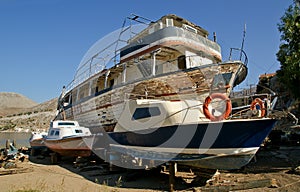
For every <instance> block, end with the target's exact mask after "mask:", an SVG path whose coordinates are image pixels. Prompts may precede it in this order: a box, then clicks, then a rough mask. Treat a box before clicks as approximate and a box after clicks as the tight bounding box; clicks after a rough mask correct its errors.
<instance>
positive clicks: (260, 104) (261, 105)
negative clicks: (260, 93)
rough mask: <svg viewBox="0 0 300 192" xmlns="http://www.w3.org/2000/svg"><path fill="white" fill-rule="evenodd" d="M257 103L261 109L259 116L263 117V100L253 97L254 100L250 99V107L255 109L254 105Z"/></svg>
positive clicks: (264, 111) (264, 109) (264, 112)
mask: <svg viewBox="0 0 300 192" xmlns="http://www.w3.org/2000/svg"><path fill="white" fill-rule="evenodd" d="M257 105H259V108H260V109H259V110H260V111H261V114H260V116H259V117H264V116H265V114H266V108H265V104H264V102H263V101H262V100H261V99H260V98H255V99H254V101H252V103H251V106H250V109H251V110H254V109H256V106H257Z"/></svg>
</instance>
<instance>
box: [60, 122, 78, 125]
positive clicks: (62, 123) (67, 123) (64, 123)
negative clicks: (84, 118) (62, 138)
mask: <svg viewBox="0 0 300 192" xmlns="http://www.w3.org/2000/svg"><path fill="white" fill-rule="evenodd" d="M58 125H70V126H75V123H72V122H60V123H58Z"/></svg>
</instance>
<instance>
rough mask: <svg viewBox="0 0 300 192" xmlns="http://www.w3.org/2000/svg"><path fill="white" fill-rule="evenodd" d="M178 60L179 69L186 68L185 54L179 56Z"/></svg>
mask: <svg viewBox="0 0 300 192" xmlns="http://www.w3.org/2000/svg"><path fill="white" fill-rule="evenodd" d="M177 61H178V69H186V61H185V56H184V55H181V56H179V57H178V58H177Z"/></svg>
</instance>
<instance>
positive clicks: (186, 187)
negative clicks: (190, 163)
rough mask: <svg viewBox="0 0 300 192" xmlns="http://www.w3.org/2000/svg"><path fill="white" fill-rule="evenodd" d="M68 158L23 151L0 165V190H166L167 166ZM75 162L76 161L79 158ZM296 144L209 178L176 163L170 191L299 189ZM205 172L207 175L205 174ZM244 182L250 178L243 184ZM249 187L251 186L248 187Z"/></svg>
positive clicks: (299, 156)
mask: <svg viewBox="0 0 300 192" xmlns="http://www.w3.org/2000/svg"><path fill="white" fill-rule="evenodd" d="M73 162H74V159H73V158H63V159H62V160H61V161H60V162H59V163H58V164H57V165H52V164H51V161H50V157H42V156H34V157H29V161H28V162H22V163H18V164H17V168H14V169H13V170H16V171H11V173H9V174H8V173H7V174H3V168H1V169H0V173H1V172H2V174H1V175H0V191H1V192H2V191H3V192H6V191H8V192H16V191H24V192H25V191H34V192H36V191H43V192H44V191H45V192H50V191H51V192H52V191H53V192H54V191H55V192H64V191H74V192H77V191H79V192H81V191H95V192H98V191H99V192H100V191H101V192H102V191H118V192H129V191H168V189H169V177H168V171H167V170H164V169H162V168H160V169H153V170H148V171H147V170H124V169H113V170H111V169H109V168H108V166H107V164H104V163H101V162H97V163H95V162H89V164H88V165H85V166H83V167H80V166H75V165H74V163H73ZM79 165H80V164H79ZM299 165H300V146H285V147H283V146H281V147H279V148H269V149H266V148H264V149H261V150H260V151H259V152H258V153H257V155H256V161H255V160H253V161H252V162H250V163H249V164H248V165H247V166H246V167H244V168H242V169H240V170H232V171H224V170H218V172H217V174H215V176H214V177H213V179H211V180H210V181H206V180H205V181H206V182H203V181H201V180H200V179H199V178H197V177H196V175H197V174H196V173H197V172H199V173H201V172H202V173H205V171H202V170H194V169H185V170H184V171H183V170H181V169H179V170H178V172H177V173H176V178H175V181H176V184H175V191H233V190H239V191H245V192H250V191H251V192H252V191H253V192H254V191H255V192H260V191H299V190H300V170H298V169H294V168H296V167H298V166H299ZM211 176H212V175H210V176H209V177H208V178H211ZM249 182H250V184H249ZM251 188H252V189H251Z"/></svg>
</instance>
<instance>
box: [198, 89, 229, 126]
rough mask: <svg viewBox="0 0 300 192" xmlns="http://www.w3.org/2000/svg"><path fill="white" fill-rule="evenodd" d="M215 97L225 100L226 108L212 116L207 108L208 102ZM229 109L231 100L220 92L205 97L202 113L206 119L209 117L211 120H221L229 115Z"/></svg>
mask: <svg viewBox="0 0 300 192" xmlns="http://www.w3.org/2000/svg"><path fill="white" fill-rule="evenodd" d="M217 98H218V99H222V100H226V110H225V111H224V113H223V114H222V115H220V116H214V115H213V114H211V113H210V112H209V109H208V105H209V104H210V102H211V101H212V100H213V99H217ZM231 109H232V106H231V100H230V99H229V98H228V97H227V96H226V95H225V94H222V93H213V94H211V95H210V96H208V97H206V99H205V102H204V104H203V113H204V115H205V117H206V118H207V119H210V120H211V121H221V120H223V119H226V118H227V117H229V115H230V113H231Z"/></svg>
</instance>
